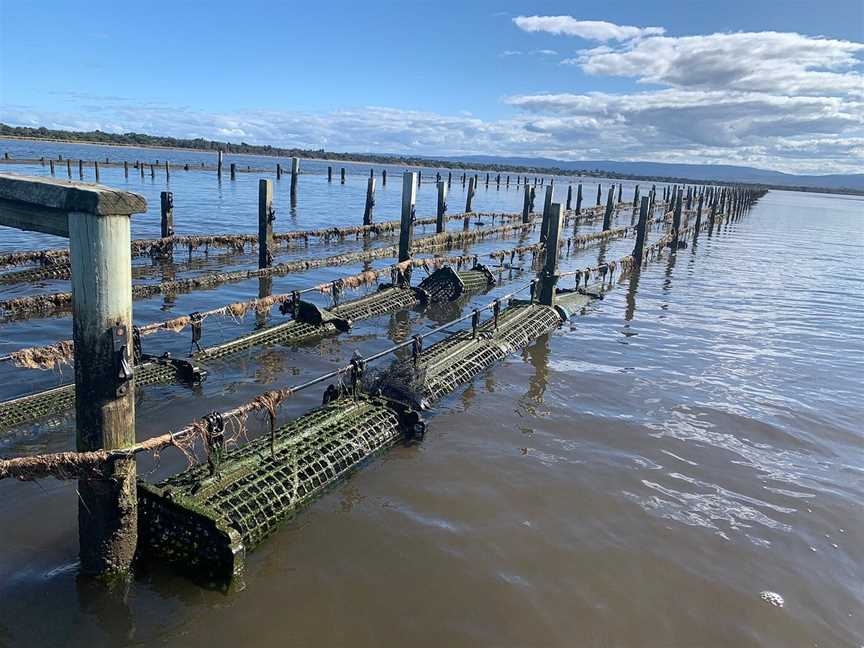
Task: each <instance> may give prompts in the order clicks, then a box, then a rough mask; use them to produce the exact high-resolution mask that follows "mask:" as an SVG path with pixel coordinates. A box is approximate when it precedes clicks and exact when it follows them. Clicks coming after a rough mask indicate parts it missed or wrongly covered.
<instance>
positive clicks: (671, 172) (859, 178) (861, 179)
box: [447, 155, 864, 191]
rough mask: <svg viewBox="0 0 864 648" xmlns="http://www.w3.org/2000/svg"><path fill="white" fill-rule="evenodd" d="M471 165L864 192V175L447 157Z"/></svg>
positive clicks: (744, 167)
mask: <svg viewBox="0 0 864 648" xmlns="http://www.w3.org/2000/svg"><path fill="white" fill-rule="evenodd" d="M447 159H451V160H459V161H462V162H468V163H471V164H488V165H496V164H497V165H515V166H526V167H546V168H559V169H565V170H568V171H580V170H584V171H591V172H594V171H601V172H603V173H615V174H620V175H631V176H646V177H658V178H660V177H663V178H670V177H671V178H687V179H690V180H718V181H721V182H750V183H758V184H770V185H782V186H788V187H802V186H803V187H823V188H825V189H850V190H853V191H864V173H853V174H846V175H843V174H831V175H795V174H792V173H781V172H780V171H769V170H767V169H757V168H756V167H747V166H735V165H732V164H669V163H665V162H613V161H610V160H584V161H583V160H580V161H577V162H567V161H564V160H553V159H551V158H529V157H497V156H493V155H463V156H458V157H452V158H447Z"/></svg>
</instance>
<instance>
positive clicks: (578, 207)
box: [576, 182, 582, 216]
mask: <svg viewBox="0 0 864 648" xmlns="http://www.w3.org/2000/svg"><path fill="white" fill-rule="evenodd" d="M581 213H582V183H581V182H580V183H579V186H578V187H577V188H576V215H577V216H578V215H579V214H581Z"/></svg>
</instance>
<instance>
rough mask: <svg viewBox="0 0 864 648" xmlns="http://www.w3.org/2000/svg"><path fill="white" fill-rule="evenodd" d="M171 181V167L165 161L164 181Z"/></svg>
mask: <svg viewBox="0 0 864 648" xmlns="http://www.w3.org/2000/svg"><path fill="white" fill-rule="evenodd" d="M170 179H171V166H170V165H169V164H168V160H165V181H166V182H167V181H168V180H170Z"/></svg>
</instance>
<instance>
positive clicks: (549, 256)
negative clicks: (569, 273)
mask: <svg viewBox="0 0 864 648" xmlns="http://www.w3.org/2000/svg"><path fill="white" fill-rule="evenodd" d="M548 218H549V236H548V238H547V239H546V259H545V263H544V264H543V271H542V272H541V273H540V303H541V304H544V305H546V306H554V305H555V284H557V283H558V255H559V254H560V250H561V248H560V246H559V241H560V238H561V227H562V226H563V223H564V210H563V209H562V208H561V203H552V204H551V205H549V210H548Z"/></svg>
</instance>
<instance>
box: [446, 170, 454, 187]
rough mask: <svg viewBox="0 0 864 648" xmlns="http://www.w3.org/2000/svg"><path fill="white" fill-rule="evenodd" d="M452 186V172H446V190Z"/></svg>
mask: <svg viewBox="0 0 864 648" xmlns="http://www.w3.org/2000/svg"><path fill="white" fill-rule="evenodd" d="M452 184H453V172H452V171H448V172H447V188H448V189H449V188H450V186H451V185H452Z"/></svg>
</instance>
